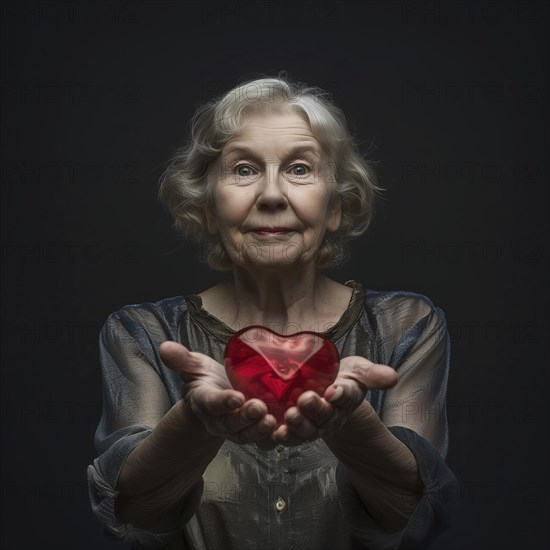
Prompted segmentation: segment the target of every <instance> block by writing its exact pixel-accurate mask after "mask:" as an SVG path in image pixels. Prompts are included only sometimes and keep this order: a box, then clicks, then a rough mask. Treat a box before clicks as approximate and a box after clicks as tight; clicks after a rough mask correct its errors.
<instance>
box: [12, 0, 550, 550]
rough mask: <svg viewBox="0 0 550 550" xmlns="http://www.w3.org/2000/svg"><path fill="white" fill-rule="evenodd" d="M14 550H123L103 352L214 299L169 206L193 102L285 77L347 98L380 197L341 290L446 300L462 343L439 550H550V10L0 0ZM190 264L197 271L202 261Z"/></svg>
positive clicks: (454, 377)
mask: <svg viewBox="0 0 550 550" xmlns="http://www.w3.org/2000/svg"><path fill="white" fill-rule="evenodd" d="M1 10H2V11H1V14H2V41H3V47H2V89H1V94H2V96H1V100H2V119H3V127H2V163H1V189H2V264H3V270H2V276H3V283H4V284H3V286H2V311H3V315H2V332H1V335H2V371H1V372H2V384H1V388H2V389H1V391H2V401H1V402H2V407H1V410H2V420H3V431H2V440H1V441H2V449H3V452H2V484H1V487H2V490H3V497H4V498H3V510H2V527H1V538H2V542H3V543H4V544H3V547H4V548H10V549H12V550H20V549H36V548H41V549H55V550H64V549H86V550H96V549H97V550H99V549H110V548H113V549H114V548H120V547H121V546H120V545H118V544H117V543H113V542H108V541H105V540H104V539H102V537H101V535H100V532H99V528H98V526H97V524H96V522H95V519H94V518H93V517H92V515H91V512H90V509H89V503H88V499H87V493H86V481H85V471H86V466H87V465H88V463H89V462H90V461H91V460H92V459H93V458H94V456H95V451H94V448H93V433H94V430H95V427H96V424H97V422H98V419H99V415H100V408H101V403H100V379H99V365H98V356H97V336H98V332H99V330H100V328H101V325H102V323H103V321H104V320H105V318H106V316H107V315H108V314H109V313H111V312H112V311H114V310H116V309H118V308H120V307H122V306H123V305H125V304H129V303H139V302H143V301H154V300H157V299H160V298H164V297H168V296H175V295H181V294H188V293H192V292H199V291H201V290H203V289H205V288H207V287H208V286H210V285H211V284H213V283H215V282H216V281H218V280H219V279H220V275H219V274H216V273H214V272H211V271H209V269H208V268H207V267H206V266H205V265H203V264H200V263H199V262H198V261H197V260H196V259H195V256H196V250H195V249H194V248H193V246H191V245H189V244H184V243H181V242H180V241H179V239H178V238H177V237H176V236H175V235H174V234H173V233H172V230H171V228H170V220H169V218H168V216H167V215H166V214H165V213H164V212H163V211H162V208H161V206H160V204H159V203H158V201H157V199H156V188H157V182H158V178H159V176H160V174H161V173H162V169H163V166H164V165H165V162H166V161H167V160H168V159H169V157H170V156H171V154H172V153H173V151H174V150H175V148H176V147H177V146H178V145H179V144H181V143H182V141H183V140H184V138H185V136H186V131H187V124H188V120H189V118H190V117H191V115H192V113H193V111H194V109H195V107H196V106H197V104H198V103H200V102H202V101H203V100H205V99H207V98H209V97H211V96H212V95H213V94H218V93H220V92H223V91H225V90H227V89H229V88H230V87H232V86H234V85H235V84H236V83H237V82H238V81H239V79H242V78H248V77H253V76H256V75H258V73H267V74H269V75H276V74H277V73H278V72H279V71H281V70H286V71H287V73H288V76H289V77H290V78H293V79H298V80H302V81H305V82H307V83H309V84H316V85H319V86H321V87H324V88H326V89H327V90H328V91H330V92H332V93H333V94H334V99H335V101H336V103H337V104H338V105H339V106H341V107H342V108H343V109H344V111H345V112H346V114H347V116H348V119H349V122H350V125H351V127H352V128H353V131H354V132H355V133H356V135H357V139H358V141H359V142H360V143H361V147H362V149H363V150H366V149H368V148H369V146H370V144H374V147H373V148H372V150H371V157H372V158H373V159H376V160H378V161H380V164H379V166H378V173H379V176H380V179H381V184H382V186H383V187H384V188H386V192H385V199H384V200H383V201H381V202H380V203H379V205H378V210H377V216H376V219H375V222H374V224H373V226H372V229H371V230H370V232H369V234H368V235H367V236H366V237H365V238H363V239H361V240H360V241H356V242H354V243H353V246H352V256H351V259H350V260H349V261H348V262H347V263H346V264H344V265H343V266H342V267H341V268H339V269H337V270H333V271H332V272H331V273H332V275H333V276H334V277H335V278H337V279H338V280H341V281H342V282H343V281H346V280H347V279H351V278H353V279H356V280H359V281H361V282H362V283H363V284H364V285H365V286H366V287H367V288H373V289H387V290H389V289H400V290H409V291H414V292H420V293H424V294H426V295H428V296H429V297H430V298H431V299H432V300H433V301H434V302H435V303H436V304H437V305H439V306H440V307H442V308H443V309H444V311H445V313H446V315H447V319H448V323H449V327H450V330H451V337H452V372H451V378H450V385H449V392H448V400H449V401H448V409H449V424H450V436H451V444H450V451H449V456H448V462H449V464H450V466H451V468H452V469H453V470H454V471H455V472H456V475H457V476H458V478H459V479H460V482H461V486H462V497H461V503H460V511H459V514H458V515H457V517H456V521H455V525H454V527H453V528H452V529H451V530H450V531H449V532H447V533H446V534H445V535H443V536H442V537H441V538H440V539H439V540H438V541H437V542H436V543H435V544H434V546H433V548H437V549H446V550H447V549H449V550H459V549H460V550H462V549H479V550H481V549H483V550H486V549H516V548H523V549H535V548H536V549H539V548H540V549H542V548H546V547H547V545H548V527H547V517H548V436H547V418H548V415H547V411H548V353H547V349H548V348H547V335H548V319H547V306H548V292H547V288H546V282H547V275H548V270H547V267H548V263H547V244H548V240H547V220H546V217H547V208H548V200H547V199H548V181H549V180H548V159H547V151H548V101H547V98H548V93H547V92H548V76H547V75H548V73H547V66H548V53H547V52H548V35H547V30H546V29H547V26H548V19H549V18H548V7H547V6H546V5H545V3H539V2H529V1H526V2H517V3H516V2H513V3H510V2H443V3H436V2H384V3H379V2H347V3H343V2H339V3H337V2H321V3H313V2H309V3H300V4H298V3H293V2H287V3H280V2H265V3H253V2H226V3H223V2H202V3H201V2H179V3H176V2H154V3H153V2H142V3H134V2H124V1H121V2H111V1H105V2H95V3H94V2H78V1H77V2H57V3H47V2H4V3H2V8H1ZM190 255H192V257H190Z"/></svg>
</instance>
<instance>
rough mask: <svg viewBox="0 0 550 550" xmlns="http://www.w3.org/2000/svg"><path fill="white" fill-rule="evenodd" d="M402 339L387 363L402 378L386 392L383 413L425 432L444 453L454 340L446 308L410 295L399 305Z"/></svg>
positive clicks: (397, 316)
mask: <svg viewBox="0 0 550 550" xmlns="http://www.w3.org/2000/svg"><path fill="white" fill-rule="evenodd" d="M394 322H395V324H396V326H398V327H400V330H399V333H400V334H401V336H400V339H399V341H398V343H397V345H396V346H395V348H394V350H393V353H392V355H391V358H390V360H389V365H390V366H392V367H393V368H395V369H396V371H397V372H398V373H399V382H398V384H397V385H396V386H395V387H394V388H392V389H390V390H388V391H387V392H386V396H385V398H384V403H383V406H382V412H381V418H382V420H383V422H384V423H385V424H386V426H402V427H404V428H408V429H410V430H413V431H415V432H416V433H417V434H418V435H420V436H422V437H423V438H425V439H426V440H427V441H428V442H429V443H430V444H431V445H432V446H433V447H434V448H435V449H437V450H438V451H439V453H440V455H441V456H442V457H443V458H445V457H446V455H447V447H448V441H449V437H448V427H447V413H446V393H447V380H448V376H449V363H450V342H449V335H448V332H447V324H446V321H445V315H444V313H443V311H442V310H441V309H439V308H436V307H434V306H432V305H431V302H429V301H428V300H427V299H426V298H425V299H424V300H423V299H421V298H417V299H414V300H411V299H409V300H407V301H406V302H405V303H404V304H400V307H397V308H396V311H395V321H394Z"/></svg>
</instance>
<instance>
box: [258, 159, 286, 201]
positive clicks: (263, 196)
mask: <svg viewBox="0 0 550 550" xmlns="http://www.w3.org/2000/svg"><path fill="white" fill-rule="evenodd" d="M286 185H287V183H286V181H284V179H283V178H282V177H281V175H280V174H279V170H278V169H277V168H276V167H270V168H269V169H268V170H266V172H265V173H264V176H263V177H262V178H261V180H260V181H258V182H257V183H256V186H257V187H256V204H257V206H258V208H269V209H274V208H286V207H287V206H288V200H287V197H286Z"/></svg>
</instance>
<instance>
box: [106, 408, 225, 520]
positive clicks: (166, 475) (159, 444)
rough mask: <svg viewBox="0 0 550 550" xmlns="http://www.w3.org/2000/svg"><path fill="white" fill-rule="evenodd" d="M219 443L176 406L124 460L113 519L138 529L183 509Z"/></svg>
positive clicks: (193, 418) (192, 417)
mask: <svg viewBox="0 0 550 550" xmlns="http://www.w3.org/2000/svg"><path fill="white" fill-rule="evenodd" d="M222 443H223V439H222V438H220V437H215V436H213V435H211V434H209V433H208V432H207V431H206V430H205V428H204V424H203V423H202V422H201V421H200V420H198V419H197V418H196V417H194V415H193V414H190V413H189V411H188V410H186V407H185V404H184V402H183V400H180V401H178V402H177V403H176V404H175V405H174V406H173V407H172V408H171V409H170V411H168V413H167V414H166V415H165V416H164V417H163V418H162V419H161V421H160V422H159V423H158V424H157V426H156V427H155V429H154V430H153V431H152V432H151V434H150V435H149V436H148V437H147V438H146V439H144V440H143V441H142V442H141V443H140V444H139V445H138V446H137V447H135V448H134V450H133V451H132V452H131V453H130V455H129V456H128V458H127V459H126V461H125V463H124V466H123V468H122V471H121V473H120V476H119V479H118V483H117V487H116V489H117V491H118V492H119V495H118V497H117V499H116V502H115V513H116V516H117V517H118V518H119V520H120V521H122V522H123V523H130V524H132V525H134V526H136V527H139V528H142V529H147V528H151V527H153V526H156V525H158V524H159V523H161V522H162V520H163V518H165V517H167V516H170V515H171V514H173V513H174V512H176V511H177V509H178V508H179V507H183V506H184V503H185V499H186V498H187V497H188V496H189V494H190V493H191V492H192V490H193V488H194V487H195V486H196V484H197V483H199V482H200V481H201V478H202V474H203V473H204V470H205V469H206V467H207V466H208V464H209V463H210V462H211V461H212V459H213V458H214V457H215V456H216V453H217V452H218V450H219V448H220V446H221V445H222Z"/></svg>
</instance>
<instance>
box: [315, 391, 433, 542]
mask: <svg viewBox="0 0 550 550" xmlns="http://www.w3.org/2000/svg"><path fill="white" fill-rule="evenodd" d="M325 442H326V443H327V445H328V446H329V448H330V449H331V451H332V452H333V453H334V455H335V456H336V457H337V458H338V460H339V461H340V462H341V463H342V464H343V465H344V466H345V467H346V469H347V470H348V475H349V477H350V480H351V482H352V484H353V487H354V488H355V490H356V491H357V493H358V494H359V496H360V498H361V501H362V502H363V504H364V505H365V507H366V508H367V510H368V512H369V514H370V515H371V516H372V518H373V519H374V520H375V521H376V523H377V524H378V525H380V527H382V528H383V529H384V530H386V531H390V532H395V531H400V530H401V529H403V528H404V527H405V526H406V525H407V522H408V521H409V519H410V517H411V515H412V513H413V512H414V510H415V508H416V506H417V504H418V502H419V501H420V498H421V497H422V489H423V485H422V481H421V478H420V473H419V470H418V465H417V463H416V459H415V457H414V455H413V453H412V452H411V450H410V449H409V448H408V447H407V446H406V445H405V444H404V443H402V442H401V441H400V440H399V439H397V438H396V437H395V436H394V435H393V434H392V433H391V432H390V431H389V430H388V428H387V427H386V426H385V425H384V423H383V422H382V420H381V419H380V417H379V416H378V415H377V414H376V412H375V411H374V410H373V408H372V407H371V406H370V405H369V403H368V402H366V401H365V402H363V403H362V404H361V405H359V406H358V407H357V408H356V409H355V411H354V412H353V414H352V415H351V417H350V418H349V420H348V421H347V422H346V423H345V424H344V426H343V427H342V428H341V429H340V430H339V431H338V432H336V433H335V434H333V435H331V436H327V437H325Z"/></svg>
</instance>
